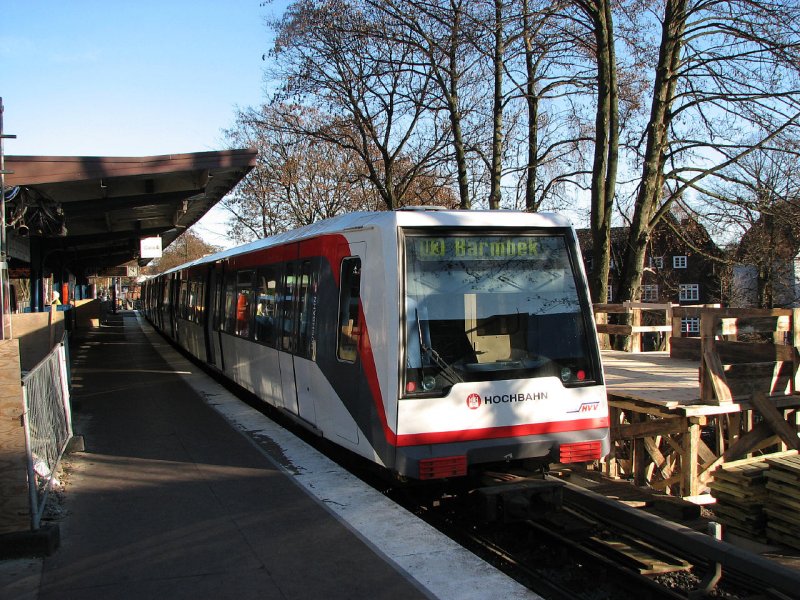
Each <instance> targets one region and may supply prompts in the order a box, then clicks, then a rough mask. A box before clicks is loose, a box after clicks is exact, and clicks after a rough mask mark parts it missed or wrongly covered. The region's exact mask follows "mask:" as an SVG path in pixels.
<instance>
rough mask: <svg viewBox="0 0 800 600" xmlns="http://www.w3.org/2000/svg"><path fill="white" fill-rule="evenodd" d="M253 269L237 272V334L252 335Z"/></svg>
mask: <svg viewBox="0 0 800 600" xmlns="http://www.w3.org/2000/svg"><path fill="white" fill-rule="evenodd" d="M254 276H255V273H254V272H253V271H239V272H238V273H237V274H236V335H237V336H239V337H244V338H246V337H250V320H251V316H252V312H253V310H252V309H253V278H254Z"/></svg>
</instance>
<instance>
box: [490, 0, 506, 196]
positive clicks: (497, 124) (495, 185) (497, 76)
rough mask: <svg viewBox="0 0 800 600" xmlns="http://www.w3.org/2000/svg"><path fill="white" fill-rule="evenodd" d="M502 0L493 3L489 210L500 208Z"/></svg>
mask: <svg viewBox="0 0 800 600" xmlns="http://www.w3.org/2000/svg"><path fill="white" fill-rule="evenodd" d="M503 53H504V48H503V0H495V1H494V56H493V59H492V62H493V65H492V67H493V69H494V97H493V105H492V121H493V122H492V171H491V173H490V175H489V178H490V190H489V208H490V209H491V210H497V209H498V208H500V180H501V175H502V154H503Z"/></svg>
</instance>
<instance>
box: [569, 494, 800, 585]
mask: <svg viewBox="0 0 800 600" xmlns="http://www.w3.org/2000/svg"><path fill="white" fill-rule="evenodd" d="M563 493H564V501H565V503H571V504H574V505H576V506H579V507H581V508H583V509H584V510H587V511H589V512H591V513H592V514H593V515H596V516H598V517H600V518H603V519H605V520H607V521H609V522H611V523H613V524H614V525H615V526H616V527H619V528H622V529H626V530H628V531H630V532H631V533H635V534H636V535H639V536H640V537H641V536H647V537H648V538H650V539H652V540H655V541H658V542H659V543H663V544H667V545H669V546H671V547H672V548H675V549H676V550H679V551H681V552H683V553H686V554H689V555H691V556H695V557H699V558H701V559H703V560H706V561H708V562H710V563H719V564H720V565H722V567H723V569H726V568H727V569H730V570H733V571H737V572H740V573H745V574H747V575H748V577H750V578H754V579H757V580H759V581H761V582H763V583H764V584H765V586H766V587H767V588H772V589H774V590H777V591H779V592H781V593H783V594H788V595H789V596H790V597H793V596H794V595H795V594H796V593H797V590H798V589H800V571H798V570H796V569H791V568H789V567H785V566H783V565H781V564H779V563H777V562H775V561H773V560H770V559H768V558H764V557H763V556H759V555H758V554H754V553H752V552H748V551H747V550H743V549H742V548H738V547H736V546H734V545H732V544H729V543H727V542H723V541H720V540H716V539H714V538H713V537H711V536H709V535H706V534H703V533H700V532H698V531H695V530H694V529H690V528H689V527H686V526H685V525H680V524H678V523H673V522H671V521H666V520H664V519H661V518H659V517H657V516H654V515H651V514H649V513H646V512H644V511H642V510H639V509H636V508H631V507H629V506H627V505H625V504H621V503H619V502H616V501H614V500H610V499H608V498H606V497H605V496H601V495H600V494H597V493H596V492H592V491H591V490H587V489H584V488H581V487H579V486H576V485H574V484H571V483H568V482H564V489H563Z"/></svg>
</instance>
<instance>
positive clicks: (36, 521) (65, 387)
mask: <svg viewBox="0 0 800 600" xmlns="http://www.w3.org/2000/svg"><path fill="white" fill-rule="evenodd" d="M22 388H23V394H24V397H25V413H24V425H25V442H26V449H27V458H28V491H29V495H30V503H31V528H32V529H38V528H39V525H40V523H41V519H42V514H43V513H44V508H45V504H46V502H47V494H48V492H49V491H50V488H51V486H52V484H53V481H54V478H55V473H56V470H57V469H58V464H59V461H60V460H61V456H62V455H63V454H64V450H65V448H66V446H67V443H68V442H69V440H70V438H71V437H72V415H71V411H70V406H69V361H68V350H67V336H66V335H65V336H64V338H63V339H62V341H61V342H60V343H59V344H58V345H57V346H56V347H55V348H53V350H52V351H51V352H50V354H48V355H47V356H46V357H45V358H44V359H43V360H42V361H41V362H40V363H39V364H38V365H36V366H35V367H34V368H33V369H32V370H31V371H30V372H29V373H28V374H27V375H25V376H24V377H23V378H22Z"/></svg>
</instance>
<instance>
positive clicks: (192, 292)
mask: <svg viewBox="0 0 800 600" xmlns="http://www.w3.org/2000/svg"><path fill="white" fill-rule="evenodd" d="M196 308H197V282H196V281H190V282H189V300H188V306H187V311H186V318H188V319H189V320H190V321H195V322H197V311H196V310H195V309H196Z"/></svg>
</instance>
